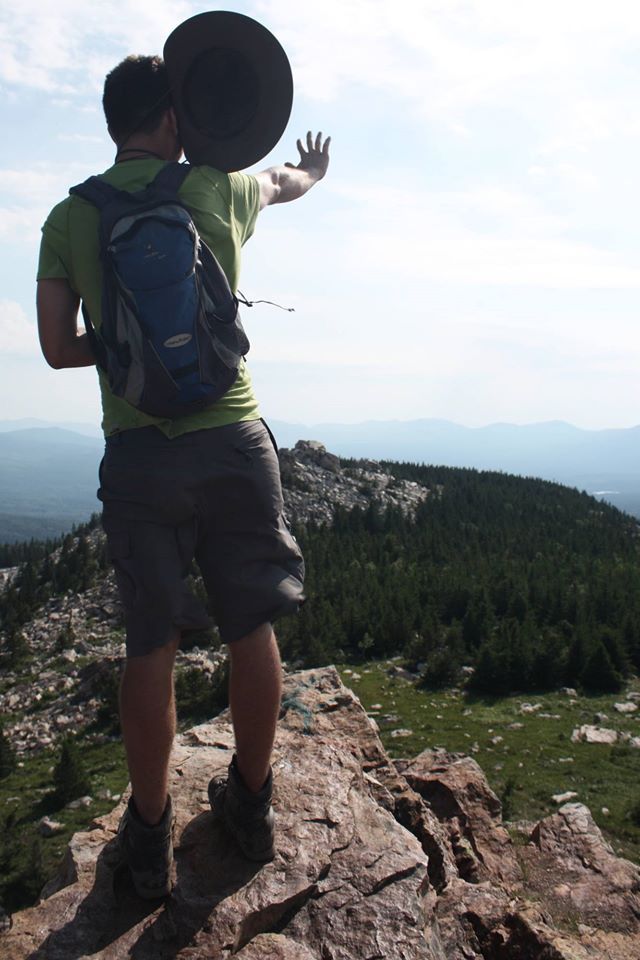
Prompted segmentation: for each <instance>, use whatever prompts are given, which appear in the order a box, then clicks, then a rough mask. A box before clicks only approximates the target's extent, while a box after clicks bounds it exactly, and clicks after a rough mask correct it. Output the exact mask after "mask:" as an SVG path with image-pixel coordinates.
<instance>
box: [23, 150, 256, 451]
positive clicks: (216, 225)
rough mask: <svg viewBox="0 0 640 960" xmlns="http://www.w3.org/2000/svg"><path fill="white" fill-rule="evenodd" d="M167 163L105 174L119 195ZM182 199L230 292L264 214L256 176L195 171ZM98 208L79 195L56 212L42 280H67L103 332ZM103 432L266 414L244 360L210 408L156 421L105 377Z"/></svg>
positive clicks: (187, 427)
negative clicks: (119, 394) (244, 248)
mask: <svg viewBox="0 0 640 960" xmlns="http://www.w3.org/2000/svg"><path fill="white" fill-rule="evenodd" d="M163 164H164V161H163V160H154V159H153V158H146V157H145V158H141V159H136V160H127V161H126V162H123V163H118V164H116V165H115V166H113V167H110V168H109V170H107V171H106V172H105V173H104V174H102V177H103V178H104V179H105V180H106V181H107V182H108V183H111V184H113V186H114V187H118V188H119V189H121V190H130V191H133V190H140V189H142V188H143V187H145V186H146V185H147V184H148V183H149V182H150V181H151V180H153V178H154V177H155V175H156V173H158V171H159V170H160V169H161V167H162V166H163ZM179 195H180V197H181V199H182V200H183V201H184V203H185V204H186V205H187V207H188V208H189V210H190V211H191V215H192V217H193V220H194V223H195V224H196V227H197V228H198V231H199V233H200V235H201V236H202V239H203V240H204V241H205V243H206V244H207V246H209V247H210V248H211V249H212V250H213V252H214V253H215V255H216V257H217V258H218V261H219V263H220V266H221V267H222V269H223V270H224V272H225V273H226V275H227V279H228V281H229V284H230V286H231V289H232V290H234V291H235V290H236V289H237V287H238V278H239V274H240V248H241V247H242V245H243V244H244V243H245V241H246V240H248V238H249V237H250V236H251V234H252V233H253V230H254V227H255V223H256V217H257V216H258V211H259V209H260V190H259V187H258V181H257V180H256V178H255V177H252V176H249V175H247V174H244V173H229V174H227V173H221V172H220V171H218V170H214V169H213V167H194V168H193V170H192V171H191V172H190V173H189V175H188V177H187V178H186V179H185V181H184V183H183V185H182V187H181V188H180V191H179ZM98 219H99V215H98V211H97V210H96V208H95V207H94V206H92V204H90V203H88V202H87V201H85V200H81V199H80V198H79V197H75V196H72V197H67V198H66V200H63V201H62V203H59V204H58V205H57V206H56V207H54V208H53V210H52V211H51V213H50V214H49V216H48V217H47V220H46V222H45V224H44V226H43V228H42V242H41V245H40V260H39V263H38V280H45V279H47V280H48V279H56V278H57V279H60V278H62V279H65V280H68V281H69V284H70V285H71V287H72V289H73V290H74V291H75V292H76V293H77V294H78V295H79V296H80V298H81V299H82V301H83V303H84V306H85V307H86V309H87V310H88V312H89V316H90V317H91V321H92V323H93V325H94V326H95V327H96V328H99V327H100V322H101V313H100V303H101V284H102V269H101V267H100V259H99V245H98ZM99 380H100V390H101V393H102V413H103V419H102V428H103V430H104V433H105V436H109V435H110V434H113V433H117V432H119V431H120V430H129V429H131V428H134V427H148V426H152V425H155V426H157V427H159V428H160V429H161V430H162V431H163V433H165V434H166V435H167V436H168V437H177V436H179V435H180V434H182V433H189V432H190V431H192V430H202V429H203V428H206V427H219V426H223V425H224V424H227V423H236V422H238V421H239V420H256V419H257V418H258V417H259V416H260V413H259V411H258V404H257V402H256V399H255V396H254V394H253V388H252V386H251V378H250V376H249V372H248V370H247V369H246V366H245V364H244V363H242V364H241V367H240V371H239V373H238V377H237V379H236V381H235V383H234V384H233V386H232V387H231V388H230V389H229V390H228V391H227V393H225V394H224V396H223V397H221V398H220V400H218V401H217V402H216V403H214V404H213V405H212V406H211V407H209V408H208V409H207V410H204V411H202V412H200V413H197V414H192V415H190V416H186V417H179V418H177V419H175V420H169V419H166V420H165V419H160V418H157V417H151V416H149V415H148V414H146V413H142V412H141V411H140V410H136V408H135V407H133V406H131V404H129V403H127V401H126V400H122V399H121V398H119V397H115V396H114V395H113V394H112V393H111V391H110V390H109V385H108V383H107V378H106V376H105V375H104V374H103V373H101V372H99Z"/></svg>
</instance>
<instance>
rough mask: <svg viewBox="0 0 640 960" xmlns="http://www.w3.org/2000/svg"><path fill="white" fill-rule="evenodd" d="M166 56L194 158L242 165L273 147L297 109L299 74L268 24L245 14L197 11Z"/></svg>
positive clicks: (227, 166) (222, 166) (227, 167)
mask: <svg viewBox="0 0 640 960" xmlns="http://www.w3.org/2000/svg"><path fill="white" fill-rule="evenodd" d="M163 55H164V60H165V64H166V67H167V73H168V76H169V83H170V85H171V95H172V99H173V106H174V109H175V111H176V116H177V120H178V129H179V133H180V138H181V142H182V147H183V150H184V152H185V155H186V157H187V160H189V162H190V163H193V164H209V165H210V166H213V167H216V168H217V169H218V170H223V171H225V172H229V171H231V170H242V169H243V168H244V167H249V166H251V164H253V163H257V162H258V161H259V160H261V159H262V158H263V157H264V156H266V155H267V153H269V151H270V150H272V149H273V147H274V146H275V145H276V143H277V142H278V140H279V139H280V137H281V136H282V134H283V133H284V130H285V128H286V126H287V123H288V121H289V116H290V114H291V106H292V103H293V78H292V75H291V67H290V65H289V61H288V59H287V55H286V53H285V52H284V50H283V49H282V47H281V45H280V43H279V42H278V41H277V40H276V38H275V37H274V36H273V34H272V33H270V32H269V30H267V28H266V27H264V26H262V24H260V23H258V22H257V21H256V20H253V19H252V18H251V17H246V16H244V14H241V13H230V12H227V11H222V10H215V11H211V12H209V13H199V14H197V15H196V16H195V17H190V18H189V19H188V20H185V21H184V23H181V24H180V25H179V26H178V27H176V29H175V30H174V31H173V33H171V34H170V35H169V37H168V38H167V41H166V43H165V45H164V54H163ZM218 108H219V109H218ZM218 121H219V122H218Z"/></svg>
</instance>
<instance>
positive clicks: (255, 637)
mask: <svg viewBox="0 0 640 960" xmlns="http://www.w3.org/2000/svg"><path fill="white" fill-rule="evenodd" d="M229 652H230V659H231V674H230V678H229V705H230V707H231V719H232V721H233V730H234V733H235V738H236V756H237V763H238V768H239V770H240V774H241V775H242V779H243V780H244V782H245V784H246V786H247V787H248V788H249V790H252V791H253V792H254V793H257V792H258V791H259V790H260V788H261V787H262V786H263V784H264V782H265V780H266V779H267V776H268V775H269V767H270V762H271V751H272V750H273V742H274V740H275V735H276V724H277V721H278V715H279V713H280V700H281V698H282V664H281V662H280V652H279V650H278V644H277V643H276V637H275V634H274V632H273V628H272V626H271V624H270V623H264V624H262V625H261V626H260V627H258V628H257V629H256V630H254V631H253V632H252V633H250V634H248V635H247V636H246V637H243V638H242V639H241V640H234V642H233V643H231V644H229Z"/></svg>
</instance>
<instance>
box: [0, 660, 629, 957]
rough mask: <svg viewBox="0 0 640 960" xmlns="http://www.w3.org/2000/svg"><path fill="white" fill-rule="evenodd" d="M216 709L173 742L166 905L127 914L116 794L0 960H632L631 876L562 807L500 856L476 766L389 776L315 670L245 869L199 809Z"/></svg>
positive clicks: (5, 943)
mask: <svg viewBox="0 0 640 960" xmlns="http://www.w3.org/2000/svg"><path fill="white" fill-rule="evenodd" d="M232 750H233V736H232V729H231V724H230V717H229V713H228V712H227V711H225V712H223V713H222V714H221V715H220V716H219V717H217V718H216V719H214V720H212V721H211V722H208V723H204V724H200V725H199V726H197V727H194V728H192V729H191V730H190V731H188V732H186V733H184V734H182V735H180V736H179V737H178V738H177V739H176V743H175V749H174V752H173V757H172V765H171V792H172V795H173V799H174V809H175V812H176V816H177V820H176V826H175V832H174V842H175V849H176V854H175V865H174V881H175V885H174V889H173V893H172V894H171V896H170V897H169V898H167V900H166V901H165V902H163V903H159V902H151V903H149V902H144V901H141V900H140V899H138V898H137V897H136V895H135V893H134V891H133V887H132V885H131V881H130V878H129V876H128V873H127V871H126V869H123V868H122V867H121V866H119V865H118V863H117V858H116V857H115V856H114V844H113V839H114V836H115V832H116V829H117V825H118V821H119V819H120V816H121V814H122V812H123V810H124V806H125V802H126V799H127V798H126V795H125V797H123V799H122V800H121V802H120V803H119V805H118V806H117V807H116V808H115V809H114V810H113V811H112V812H111V813H110V814H109V815H107V816H105V817H102V818H100V819H98V820H96V821H94V823H93V824H92V826H91V828H90V829H89V830H88V831H87V832H84V833H78V834H76V835H75V836H74V837H73V838H72V840H71V843H70V845H69V848H68V851H67V855H66V859H65V862H64V865H63V868H62V870H61V872H60V874H59V875H58V877H56V878H55V879H54V880H53V881H51V882H50V883H49V884H48V885H47V887H46V888H45V890H44V891H43V894H42V898H41V901H40V902H39V903H38V904H37V905H36V906H35V907H32V908H30V909H28V910H25V911H23V912H21V913H18V914H16V915H14V917H13V918H12V927H11V929H9V930H8V931H7V932H6V933H4V934H2V935H0V960H27V958H28V960H80V958H84V957H92V958H93V957H96V958H98V957H99V958H104V960H120V958H129V957H132V958H136V960H151V958H153V960H169V958H179V960H205V958H208V960H209V958H210V960H223V958H227V957H231V956H238V957H242V958H243V960H640V898H639V891H640V870H638V868H637V867H635V866H634V865H633V864H631V863H629V862H627V861H624V860H620V859H619V858H616V857H615V856H614V854H613V852H612V851H611V849H610V848H609V847H608V845H607V844H606V843H605V842H604V841H603V839H602V836H601V835H600V832H599V830H598V828H597V826H596V825H595V823H594V822H593V820H592V819H591V817H590V814H589V811H588V810H587V809H586V808H585V807H583V806H581V805H579V804H567V805H565V806H563V807H561V808H560V810H559V811H557V812H556V813H554V814H553V815H552V816H550V817H548V818H546V819H545V820H543V821H542V822H541V823H540V824H537V825H535V826H534V829H533V832H530V833H528V839H529V843H528V844H527V845H526V846H522V845H514V844H513V843H512V841H511V839H510V836H509V833H508V832H507V831H506V830H505V828H504V826H503V825H502V822H501V816H500V806H499V803H498V801H497V799H496V797H495V796H494V795H493V794H492V793H491V791H490V790H489V787H488V785H487V783H486V780H485V779H484V776H483V774H482V772H481V770H480V768H479V767H478V766H477V764H476V763H475V762H474V761H472V760H469V759H468V758H464V757H461V756H459V755H454V754H446V753H445V752H444V751H425V752H423V753H422V754H420V755H419V757H417V758H415V760H412V761H399V762H397V763H394V762H392V761H391V760H390V759H389V757H388V755H387V754H386V753H385V751H384V748H383V747H382V744H381V743H380V740H379V738H378V736H377V734H376V732H375V729H374V727H373V726H372V724H371V722H370V720H369V718H368V717H367V715H366V713H365V711H364V710H363V708H362V706H361V705H360V703H359V701H358V700H357V699H356V697H355V696H354V695H353V693H352V692H351V691H350V690H348V689H347V688H346V687H344V686H343V685H342V683H341V681H340V678H339V677H338V674H337V672H336V671H335V669H334V668H332V667H327V668H322V669H317V670H306V671H301V672H299V673H295V674H291V675H289V676H288V677H286V678H285V690H284V696H283V703H282V711H281V717H280V722H279V724H278V733H277V739H276V747H275V751H274V759H273V766H274V808H275V811H276V829H277V842H276V847H277V854H276V857H275V859H274V860H273V862H271V863H268V864H255V863H250V862H249V861H247V860H245V859H244V858H243V857H242V855H241V854H240V853H239V851H238V849H237V848H236V847H235V845H234V843H233V841H232V840H231V839H230V838H229V837H228V836H227V835H226V834H225V832H224V829H223V827H222V826H221V825H220V824H218V823H215V822H214V821H213V818H212V816H211V813H210V811H209V808H208V803H207V784H208V781H209V779H210V777H212V776H214V775H216V774H218V773H221V772H224V771H225V770H226V767H227V764H228V762H229V760H230V757H231V754H232Z"/></svg>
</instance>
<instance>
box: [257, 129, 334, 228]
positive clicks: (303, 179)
mask: <svg viewBox="0 0 640 960" xmlns="http://www.w3.org/2000/svg"><path fill="white" fill-rule="evenodd" d="M330 143H331V137H327V138H326V140H325V141H324V144H323V142H322V134H321V133H319V134H317V136H316V137H315V140H314V138H313V135H312V133H311V131H309V133H308V134H307V146H306V149H305V148H304V146H303V143H302V140H298V143H297V146H298V151H299V153H300V163H299V164H298V165H297V166H296V165H295V164H293V163H285V164H284V166H282V167H269V169H268V170H263V171H262V172H261V173H258V174H257V175H256V179H257V181H258V184H259V186H260V209H261V210H262V209H264V207H268V206H269V205H270V204H272V203H288V202H289V200H297V199H298V197H301V196H302V195H303V194H305V193H306V192H307V190H310V189H311V187H312V186H313V185H314V183H317V182H318V180H322V178H323V177H324V175H325V173H326V172H327V167H328V166H329V144H330Z"/></svg>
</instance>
